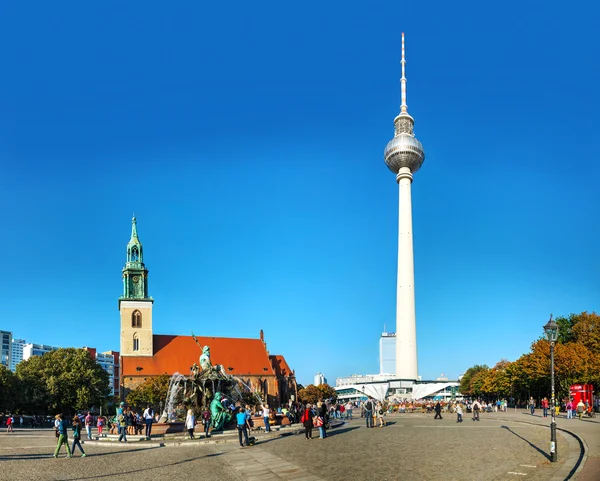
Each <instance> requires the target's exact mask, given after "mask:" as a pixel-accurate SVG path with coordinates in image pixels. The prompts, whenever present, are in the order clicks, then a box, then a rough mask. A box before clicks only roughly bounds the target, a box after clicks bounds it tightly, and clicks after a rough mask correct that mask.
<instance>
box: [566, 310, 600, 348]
mask: <svg viewBox="0 0 600 481" xmlns="http://www.w3.org/2000/svg"><path fill="white" fill-rule="evenodd" d="M571 317H573V318H574V322H573V328H572V331H573V337H574V340H575V342H578V343H581V344H583V345H584V346H585V347H587V348H588V349H589V350H590V351H591V352H592V353H594V354H600V316H599V315H598V314H596V313H595V312H592V313H591V314H588V313H587V312H582V313H581V314H578V315H576V316H574V315H573V314H571Z"/></svg>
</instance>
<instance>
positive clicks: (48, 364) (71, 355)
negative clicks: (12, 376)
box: [16, 348, 112, 414]
mask: <svg viewBox="0 0 600 481" xmlns="http://www.w3.org/2000/svg"><path fill="white" fill-rule="evenodd" d="M16 374H17V378H18V379H19V383H20V384H21V391H22V400H23V403H24V404H25V405H26V406H27V408H28V411H29V412H40V411H51V412H63V413H67V414H70V413H73V412H75V411H83V410H86V409H89V408H91V407H93V406H96V407H100V406H103V405H104V404H105V403H106V402H107V401H108V399H109V396H110V394H111V392H112V389H111V386H110V385H109V376H108V373H107V372H106V371H105V370H104V369H102V367H100V365H99V364H98V363H97V362H96V361H95V360H94V359H92V358H91V357H90V355H89V353H88V352H87V351H86V350H84V349H73V348H68V349H58V350H56V351H51V352H48V353H46V354H44V355H43V356H34V357H31V358H30V359H28V360H26V361H23V362H21V363H19V364H18V365H17V372H16Z"/></svg>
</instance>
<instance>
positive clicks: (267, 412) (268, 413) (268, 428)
mask: <svg viewBox="0 0 600 481" xmlns="http://www.w3.org/2000/svg"><path fill="white" fill-rule="evenodd" d="M261 407H262V410H263V421H264V422H265V433H269V432H271V425H270V424H269V421H270V418H271V410H270V409H269V405H268V404H265V405H261Z"/></svg>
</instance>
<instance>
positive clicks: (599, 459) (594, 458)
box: [494, 409, 600, 481]
mask: <svg viewBox="0 0 600 481" xmlns="http://www.w3.org/2000/svg"><path fill="white" fill-rule="evenodd" d="M494 417H496V418H497V419H510V420H512V421H521V422H529V423H532V424H536V425H544V426H550V420H551V418H550V416H548V417H546V418H545V417H543V416H542V415H541V414H535V415H531V414H530V413H529V411H528V410H523V409H519V410H515V409H509V410H508V411H507V412H505V413H502V412H499V413H494ZM555 421H556V427H557V429H564V430H565V431H567V432H570V433H573V434H575V435H576V436H577V437H578V438H579V439H580V440H581V442H582V444H583V446H582V448H583V451H584V452H583V456H582V460H581V465H580V467H579V469H578V471H577V473H576V477H575V478H574V479H577V481H596V480H598V479H600V418H592V419H590V418H583V419H581V420H579V419H577V418H573V419H567V418H566V416H565V415H564V413H561V414H560V415H559V416H558V417H556V418H555ZM557 452H558V456H564V455H565V450H564V447H561V446H558V450H557Z"/></svg>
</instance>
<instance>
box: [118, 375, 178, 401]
mask: <svg viewBox="0 0 600 481" xmlns="http://www.w3.org/2000/svg"><path fill="white" fill-rule="evenodd" d="M170 379H171V377H170V376H169V375H168V374H161V375H160V376H155V377H151V378H149V379H147V380H146V381H145V382H143V383H142V384H140V385H139V386H138V387H136V388H135V389H133V390H132V391H129V394H127V398H126V401H127V404H129V405H130V406H133V407H135V408H140V409H141V408H144V407H146V406H147V405H148V404H150V405H151V406H155V407H158V406H159V405H160V404H161V402H162V403H164V402H165V400H166V399H167V392H168V391H169V380H170Z"/></svg>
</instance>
